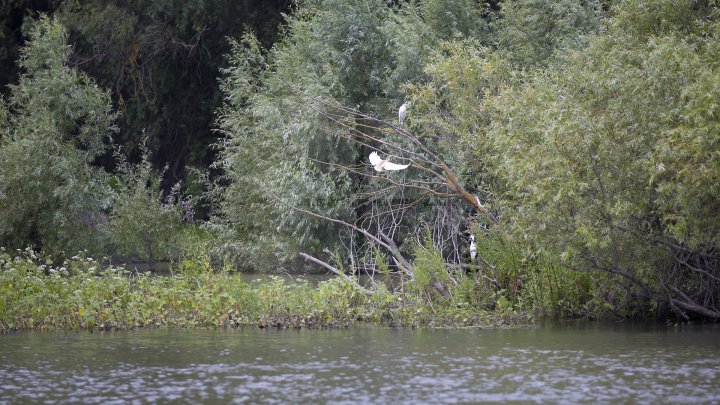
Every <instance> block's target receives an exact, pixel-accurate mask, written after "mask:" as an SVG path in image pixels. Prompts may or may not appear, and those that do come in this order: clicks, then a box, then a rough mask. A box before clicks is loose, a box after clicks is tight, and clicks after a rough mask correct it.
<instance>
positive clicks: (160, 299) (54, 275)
mask: <svg viewBox="0 0 720 405" xmlns="http://www.w3.org/2000/svg"><path fill="white" fill-rule="evenodd" d="M0 268H1V270H0V330H2V331H5V332H7V331H14V330H51V329H89V330H93V329H100V330H123V329H134V328H235V327H244V326H251V327H260V328H266V327H271V328H341V327H347V326H350V325H352V324H355V323H359V322H364V323H372V324H379V325H390V326H410V327H468V326H472V327H507V326H513V325H526V324H528V323H530V322H532V317H531V316H530V314H528V313H521V312H517V311H514V310H512V309H509V308H504V309H495V310H488V309H486V308H482V307H480V306H479V305H476V304H472V303H471V302H468V301H469V300H468V299H467V298H466V294H465V293H466V291H464V290H462V289H455V290H453V291H452V293H451V295H450V296H449V297H444V296H441V295H439V294H434V293H433V292H432V291H431V290H427V289H425V288H423V287H422V286H420V285H417V283H412V282H408V283H405V284H404V286H403V287H402V288H400V289H398V290H397V291H390V290H389V289H388V288H387V287H386V286H385V285H384V284H382V283H380V284H379V285H378V286H377V288H375V289H374V290H373V293H372V295H368V294H366V293H365V292H364V291H362V290H361V289H360V288H358V287H357V286H354V285H352V284H350V283H348V282H347V281H345V280H343V279H340V278H333V279H330V280H327V281H323V282H320V283H318V284H317V285H316V286H311V285H309V283H308V282H306V281H302V280H298V281H296V282H288V281H286V280H284V279H282V278H280V277H274V276H268V277H267V278H264V279H262V280H258V281H253V282H250V283H248V282H244V281H243V280H242V278H241V275H240V274H238V273H234V272H228V271H218V270H214V269H212V268H211V267H210V265H209V263H208V261H206V260H202V259H188V260H184V261H182V262H181V263H180V264H179V266H178V269H177V271H176V272H175V274H173V275H170V276H164V277H155V276H152V275H148V274H141V273H137V272H131V271H128V270H126V269H125V268H123V267H113V266H104V265H101V264H100V262H99V261H97V260H95V259H93V258H88V257H81V256H80V255H78V256H74V257H72V258H70V259H67V260H65V261H64V262H63V263H62V265H54V264H53V263H52V262H51V261H49V260H44V259H43V258H41V257H38V256H37V255H36V253H35V252H33V251H31V250H26V251H23V252H17V254H14V255H12V256H11V255H9V254H7V253H0Z"/></svg>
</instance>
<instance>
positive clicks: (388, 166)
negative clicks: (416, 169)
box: [370, 152, 410, 172]
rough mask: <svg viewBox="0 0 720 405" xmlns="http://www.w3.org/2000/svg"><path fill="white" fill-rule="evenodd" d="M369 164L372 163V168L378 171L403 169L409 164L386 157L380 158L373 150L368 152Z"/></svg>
mask: <svg viewBox="0 0 720 405" xmlns="http://www.w3.org/2000/svg"><path fill="white" fill-rule="evenodd" d="M370 164H371V165H373V168H374V169H375V170H376V171H378V172H381V171H383V170H403V169H406V168H407V167H408V166H410V165H409V164H407V165H399V164H397V163H393V162H390V161H389V160H386V159H380V156H378V154H377V152H373V153H371V154H370Z"/></svg>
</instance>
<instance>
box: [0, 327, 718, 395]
mask: <svg viewBox="0 0 720 405" xmlns="http://www.w3.org/2000/svg"><path fill="white" fill-rule="evenodd" d="M169 401H172V402H175V401H177V402H181V403H198V402H203V403H277V404H286V403H333V404H336V403H433V404H439V403H477V402H496V401H498V402H508V401H512V402H522V403H548V402H552V403H619V402H620V403H637V402H639V403H652V402H656V403H718V402H720V328H718V327H717V326H712V325H710V326H707V325H705V326H702V325H691V326H681V327H667V326H664V325H637V324H597V323H578V324H566V325H557V324H548V325H545V326H538V327H531V328H523V329H505V330H501V329H459V330H458V329H456V330H438V329H432V330H428V329H425V330H422V329H420V330H413V329H393V328H372V327H354V328H349V329H344V330H262V329H251V328H248V329H240V330H209V331H208V330H192V331H175V330H173V331H162V330H154V331H148V330H141V331H128V332H106V333H97V332H96V333H88V332H62V333H19V334H11V335H3V336H0V403H39V402H44V403H103V404H105V403H118V404H120V403H133V402H135V403H146V402H169Z"/></svg>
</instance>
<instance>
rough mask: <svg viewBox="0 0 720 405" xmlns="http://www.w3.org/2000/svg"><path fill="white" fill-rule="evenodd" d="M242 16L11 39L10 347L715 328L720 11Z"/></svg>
mask: <svg viewBox="0 0 720 405" xmlns="http://www.w3.org/2000/svg"><path fill="white" fill-rule="evenodd" d="M191 3H192V4H191ZM231 3H232V4H231ZM240 3H242V4H240V5H238V4H235V2H227V1H220V0H217V1H211V2H203V3H202V4H201V5H198V4H195V3H193V2H187V3H182V2H180V3H178V2H167V1H160V2H133V1H130V2H125V3H123V5H107V4H106V2H101V1H90V2H76V1H67V2H62V4H61V5H57V6H54V5H45V6H46V7H44V8H38V10H42V11H51V12H52V13H53V15H52V16H40V17H38V18H36V19H34V20H32V21H31V20H30V19H28V18H25V19H22V21H25V22H26V24H24V32H25V33H26V42H24V43H22V46H20V45H19V43H16V42H13V41H14V40H13V38H15V37H13V36H12V35H10V33H8V32H6V31H2V34H0V35H3V36H2V37H0V39H1V40H2V42H0V43H2V44H5V45H4V46H5V47H6V51H5V53H4V54H2V55H0V71H6V72H15V73H14V74H16V76H15V78H16V79H11V81H12V84H11V85H10V86H9V87H8V88H7V93H6V94H5V95H4V96H3V97H0V246H4V247H5V248H7V249H8V250H9V251H14V250H15V249H25V247H26V246H31V247H32V250H33V251H28V252H25V253H22V254H21V255H19V256H18V257H11V256H9V255H4V256H3V259H2V260H3V268H2V269H1V270H0V274H1V275H2V279H3V280H4V281H3V284H2V295H1V296H0V299H3V300H4V301H3V302H5V304H4V306H3V308H2V314H3V315H2V322H3V323H4V324H3V328H4V329H10V328H33V327H107V328H128V327H138V326H158V325H162V326H181V327H187V326H193V325H196V326H237V325H249V324H259V325H283V326H300V325H304V326H332V325H344V324H347V323H349V322H353V321H356V320H371V321H377V322H384V323H388V324H398V325H447V324H449V325H461V324H465V323H468V324H482V323H483V322H486V321H489V322H494V321H493V320H497V319H505V318H506V317H513V316H515V315H514V314H515V313H519V314H532V315H533V316H535V315H538V316H546V315H547V316H558V317H591V318H597V317H679V318H683V319H686V320H688V319H691V318H696V317H702V318H712V319H718V318H720V305H719V304H718V302H720V237H719V236H718V235H720V205H719V203H718V201H720V200H719V199H718V196H720V186H719V184H720V152H719V151H720V135H719V134H720V117H719V115H718V114H720V113H719V112H718V111H720V108H719V107H718V106H720V101H719V100H720V85H719V83H720V52H719V51H720V45H718V44H720V7H718V4H717V2H716V1H714V0H680V1H676V0H672V1H671V0H623V1H589V0H588V1H585V0H563V1H551V0H506V1H491V2H477V1H472V0H466V1H465V0H463V1H447V0H415V1H397V2H386V1H384V0H357V1H346V0H304V1H298V2H297V3H295V4H294V7H293V8H292V9H291V10H290V11H291V12H290V13H288V14H287V15H284V16H281V15H280V13H279V12H280V11H281V10H284V7H285V6H283V5H282V4H281V2H278V3H277V4H274V3H273V5H271V6H268V7H267V8H262V7H261V8H258V9H257V10H255V11H253V12H252V13H251V12H249V9H250V8H251V7H248V6H249V4H250V2H240ZM481 3H482V4H481ZM24 4H25V2H23V1H15V2H12V5H11V6H4V7H10V8H11V9H12V10H16V11H17V9H20V8H22V6H23V5H24ZM38 7H40V6H38ZM243 7H244V8H243ZM0 10H2V8H0ZM233 13H236V14H241V17H238V18H237V19H235V18H234V16H233V15H232V14H233ZM30 14H31V13H30ZM8 15H9V16H10V17H2V18H4V19H5V20H3V21H6V20H7V21H9V22H8V23H7V24H6V26H7V27H11V26H14V25H13V24H17V23H18V21H17V19H16V17H13V16H17V14H8ZM280 21H282V24H284V25H282V26H281V27H280V26H279V23H280ZM248 22H250V23H251V24H249V25H247V24H245V23H248ZM3 29H5V28H3ZM276 30H279V32H281V35H280V36H279V37H276V36H275V34H274V33H275V32H276ZM273 41H275V42H274V43H273ZM18 50H19V51H18ZM15 53H17V55H19V56H18V57H17V61H16V62H17V63H16V65H14V66H9V65H8V61H7V58H8V57H10V56H11V55H13V54H15ZM221 55H224V59H222V57H221ZM13 62H15V61H13ZM208 83H212V85H210V84H208ZM105 89H107V90H105ZM0 91H5V89H2V90H0ZM406 102H407V103H409V106H410V107H409V108H408V115H407V119H406V121H405V122H404V124H402V125H400V124H399V123H398V119H397V111H398V107H399V106H400V105H401V104H403V103H406ZM213 114H214V117H215V121H214V122H212V123H211V117H212V116H213ZM371 152H378V153H379V154H380V155H381V156H382V157H383V158H385V157H388V158H389V159H391V160H392V161H393V162H399V163H407V164H410V166H409V167H408V168H407V169H405V170H400V171H392V172H387V171H385V172H375V171H373V169H372V167H371V166H370V165H369V164H368V155H369V154H370V153H371ZM189 173H192V174H193V176H194V177H196V179H195V180H200V181H195V180H192V179H189V178H188V177H189V176H188V174H189ZM196 212H197V213H198V215H195V213H196ZM471 235H472V248H471V238H470V236H471ZM76 251H87V252H88V253H87V254H89V255H92V256H95V257H101V256H117V255H122V256H127V257H134V258H139V259H143V260H146V261H149V262H150V263H151V267H152V263H154V262H156V261H159V260H172V261H173V264H174V266H175V267H176V268H177V273H176V274H175V275H173V276H172V277H167V278H154V277H148V276H145V275H129V274H126V273H124V272H123V270H118V269H106V270H102V271H101V270H100V266H98V265H97V264H96V263H94V262H87V261H86V260H85V261H84V260H70V259H67V257H68V256H69V254H68V253H67V252H76ZM33 255H41V256H42V257H47V258H49V260H50V262H48V263H45V262H41V261H39V259H37V258H36V257H33ZM63 261H67V263H66V264H64V265H60V264H61V263H63ZM43 266H45V267H43ZM90 267H94V269H93V270H89V268H90ZM62 268H64V269H65V270H61V269H62ZM70 268H72V269H74V270H72V271H71V270H69V269H70ZM318 268H321V269H323V270H327V271H330V272H333V273H335V274H338V275H339V277H338V278H337V279H335V280H332V281H329V282H326V283H323V284H321V285H320V286H318V287H317V288H311V287H310V286H308V285H307V284H303V283H299V284H288V283H283V282H281V281H279V280H274V281H271V282H270V283H267V284H250V285H248V284H244V283H242V282H241V280H240V278H239V276H238V275H237V274H235V273H234V272H235V271H238V270H242V271H244V270H252V271H258V272H265V273H274V272H276V273H279V272H303V271H316V270H317V269H318ZM11 269H14V270H12V271H11ZM221 269H222V270H221ZM358 276H362V277H370V281H369V282H368V283H366V284H363V285H362V286H361V285H359V284H357V282H356V281H355V280H357V279H358V278H357V277H358ZM381 280H382V281H381ZM390 280H392V282H391V281H390ZM33 283H34V284H33ZM53 294H54V295H53ZM73 300H79V301H77V302H76V301H73ZM37 303H42V305H40V304H37ZM63 305H65V307H67V308H65V307H64V306H63ZM68 308H70V309H68ZM80 308H82V309H83V311H82V312H83V314H85V315H83V316H80V315H79V313H80V310H79V309H80ZM33 311H39V312H37V313H36V312H33ZM88 314H89V315H88ZM523 316H525V315H523ZM30 319H32V321H29V320H30Z"/></svg>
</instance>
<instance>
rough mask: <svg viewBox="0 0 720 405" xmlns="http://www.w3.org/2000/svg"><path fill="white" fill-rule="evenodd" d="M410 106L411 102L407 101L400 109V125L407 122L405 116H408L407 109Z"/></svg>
mask: <svg viewBox="0 0 720 405" xmlns="http://www.w3.org/2000/svg"><path fill="white" fill-rule="evenodd" d="M408 107H410V102H409V101H408V102H405V103H403V105H401V106H400V109H399V110H398V121H400V126H403V124H404V123H405V118H406V117H407V109H408Z"/></svg>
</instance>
